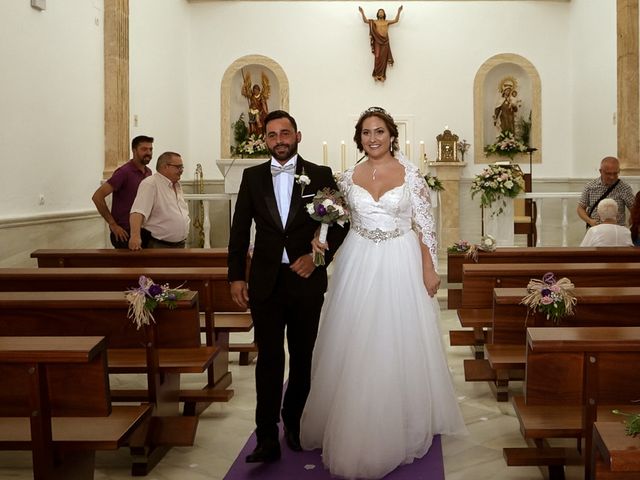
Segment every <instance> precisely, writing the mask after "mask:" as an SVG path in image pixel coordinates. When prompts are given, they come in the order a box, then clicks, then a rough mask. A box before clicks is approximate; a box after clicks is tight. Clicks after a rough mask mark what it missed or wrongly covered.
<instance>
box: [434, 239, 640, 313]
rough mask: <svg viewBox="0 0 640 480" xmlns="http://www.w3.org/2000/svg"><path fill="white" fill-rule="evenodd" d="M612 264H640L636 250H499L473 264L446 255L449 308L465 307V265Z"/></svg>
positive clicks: (481, 255) (462, 257) (639, 251)
mask: <svg viewBox="0 0 640 480" xmlns="http://www.w3.org/2000/svg"><path fill="white" fill-rule="evenodd" d="M523 261H525V262H527V263H558V262H561V263H609V262H623V263H627V262H631V263H632V262H640V249H638V248H634V247H571V248H570V247H498V248H496V250H495V251H494V252H478V261H477V262H474V261H473V260H472V259H470V258H467V257H466V255H465V254H463V253H449V254H448V255H447V283H448V287H447V288H448V308H450V309H455V308H460V307H461V306H462V288H461V286H460V285H459V284H460V283H462V269H463V265H466V264H474V263H477V264H496V263H497V264H503V263H515V264H518V263H521V262H523Z"/></svg>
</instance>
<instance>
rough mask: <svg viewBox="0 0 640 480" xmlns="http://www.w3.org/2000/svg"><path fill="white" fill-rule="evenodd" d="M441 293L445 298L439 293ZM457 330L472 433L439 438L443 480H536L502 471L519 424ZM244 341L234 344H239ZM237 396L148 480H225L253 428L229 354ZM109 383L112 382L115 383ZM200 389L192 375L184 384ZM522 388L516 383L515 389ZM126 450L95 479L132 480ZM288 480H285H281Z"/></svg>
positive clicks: (460, 378) (3, 473)
mask: <svg viewBox="0 0 640 480" xmlns="http://www.w3.org/2000/svg"><path fill="white" fill-rule="evenodd" d="M443 293H444V292H443ZM451 328H459V325H458V323H457V319H456V314H455V312H454V311H447V310H444V311H443V312H442V319H441V330H442V332H443V343H444V345H445V346H446V347H445V348H446V351H447V356H448V360H449V366H450V369H451V373H452V375H453V379H454V382H455V386H456V390H457V392H458V395H459V402H460V406H461V409H462V412H463V415H464V418H465V420H466V423H467V425H468V428H469V432H470V435H469V436H468V437H465V438H445V439H443V450H444V456H445V470H446V477H447V479H448V480H469V479H473V480H484V479H487V480H489V479H491V480H500V479H513V480H516V479H541V478H542V475H541V474H540V472H539V470H538V469H537V468H533V467H507V466H506V465H505V462H504V460H503V457H502V448H503V447H507V446H525V443H524V441H523V440H522V437H521V435H520V432H519V429H518V421H517V419H516V418H515V416H514V413H513V409H512V407H511V405H510V404H509V403H497V402H496V401H495V400H494V398H493V396H492V394H491V392H490V390H489V387H488V385H487V384H485V383H466V382H465V381H464V372H463V359H465V358H471V352H470V350H469V349H468V348H466V347H449V346H448V344H449V339H448V331H449V330H450V329H451ZM240 338H241V337H240V336H239V337H237V340H239V339H240ZM232 357H233V363H232V364H231V367H230V369H231V371H232V374H233V386H232V388H233V389H234V390H235V397H234V398H233V399H232V400H231V401H230V402H229V403H221V404H215V405H213V406H211V407H210V408H209V409H208V410H207V411H206V412H204V414H203V415H202V416H201V418H200V424H199V427H198V434H197V437H196V444H195V446H194V447H191V448H174V449H173V450H171V451H170V452H169V453H168V455H167V456H166V457H165V458H164V459H163V460H162V461H161V462H160V463H159V464H158V465H157V466H156V468H155V469H154V470H153V471H152V472H151V473H150V474H149V475H148V476H147V478H148V479H149V480H166V479H172V480H174V479H175V480H200V479H223V478H224V475H225V473H226V472H227V470H228V468H229V467H230V465H231V464H232V463H233V461H234V460H235V457H236V456H237V454H238V452H239V451H240V449H241V447H242V446H243V444H244V443H245V441H246V439H247V438H248V437H249V435H250V433H251V431H252V429H253V413H254V412H253V409H254V404H255V400H254V386H253V370H254V368H253V366H239V365H238V364H237V358H236V357H235V355H232ZM120 380H121V379H120V378H114V379H113V381H114V382H118V381H120ZM190 382H191V383H194V384H197V385H200V384H201V378H200V377H198V376H192V377H189V376H187V378H185V380H184V382H183V383H187V384H188V383H190ZM520 386H521V385H518V384H515V385H514V388H515V389H517V388H519V387H520ZM567 474H568V475H567V478H568V480H577V479H579V478H582V473H581V469H580V468H579V467H574V469H573V470H572V469H568V472H567ZM0 478H2V479H15V480H26V479H31V478H33V477H32V475H31V470H30V456H29V454H28V453H25V452H0ZM129 478H130V473H129V458H128V451H127V450H126V449H121V450H120V451H118V452H99V453H98V455H97V470H96V474H95V480H107V479H112V480H122V479H129ZM283 480H286V479H283ZM292 480H293V479H292Z"/></svg>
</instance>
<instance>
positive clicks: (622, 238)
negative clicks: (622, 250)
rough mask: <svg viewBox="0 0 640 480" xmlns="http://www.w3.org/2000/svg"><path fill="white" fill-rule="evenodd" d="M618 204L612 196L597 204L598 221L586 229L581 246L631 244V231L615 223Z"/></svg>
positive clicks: (619, 245) (620, 245)
mask: <svg viewBox="0 0 640 480" xmlns="http://www.w3.org/2000/svg"><path fill="white" fill-rule="evenodd" d="M617 214H618V204H617V203H616V201H615V200H613V199H612V198H605V199H604V200H602V201H601V202H600V203H599V204H598V216H599V217H600V223H599V224H598V225H596V226H595V227H591V228H590V229H589V230H587V234H586V235H585V236H584V239H583V240H582V243H581V244H580V246H581V247H626V246H632V245H633V242H632V241H631V231H630V230H629V229H628V228H627V227H623V226H621V225H617V224H616V216H617Z"/></svg>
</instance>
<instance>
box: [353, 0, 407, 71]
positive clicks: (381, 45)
mask: <svg viewBox="0 0 640 480" xmlns="http://www.w3.org/2000/svg"><path fill="white" fill-rule="evenodd" d="M358 10H360V14H361V15H362V21H363V22H364V23H366V24H368V25H369V37H370V41H371V53H373V57H374V62H373V73H372V74H371V75H372V76H373V78H374V79H375V80H376V81H377V82H384V81H385V79H386V78H387V65H392V66H393V55H392V54H391V45H390V44H389V25H393V24H394V23H398V21H399V20H400V12H402V5H400V8H398V13H397V14H396V18H394V19H393V20H387V14H386V12H385V11H384V9H382V8H380V9H379V10H378V12H377V13H376V18H375V20H374V19H368V18H367V17H366V16H365V14H364V10H363V9H362V7H358Z"/></svg>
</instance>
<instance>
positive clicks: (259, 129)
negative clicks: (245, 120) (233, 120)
mask: <svg viewBox="0 0 640 480" xmlns="http://www.w3.org/2000/svg"><path fill="white" fill-rule="evenodd" d="M270 94H271V87H270V85H269V79H268V78H267V75H266V74H265V73H264V72H262V86H260V85H258V84H257V83H256V84H254V85H252V84H251V74H245V73H244V70H242V96H243V97H245V98H246V99H247V102H248V104H249V135H250V136H251V135H254V136H256V137H258V136H263V135H264V119H265V117H266V116H267V114H268V113H269V106H268V105H267V100H269V96H270Z"/></svg>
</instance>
